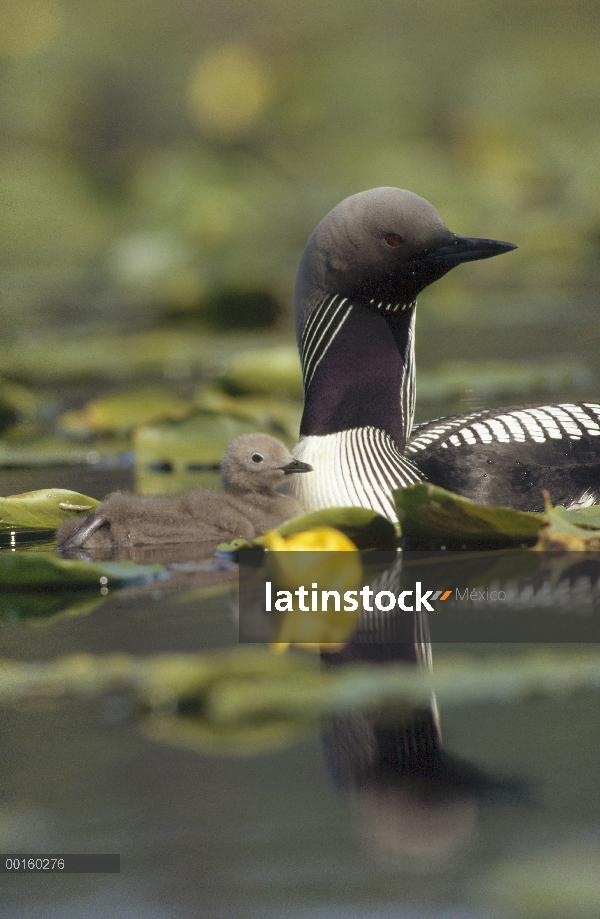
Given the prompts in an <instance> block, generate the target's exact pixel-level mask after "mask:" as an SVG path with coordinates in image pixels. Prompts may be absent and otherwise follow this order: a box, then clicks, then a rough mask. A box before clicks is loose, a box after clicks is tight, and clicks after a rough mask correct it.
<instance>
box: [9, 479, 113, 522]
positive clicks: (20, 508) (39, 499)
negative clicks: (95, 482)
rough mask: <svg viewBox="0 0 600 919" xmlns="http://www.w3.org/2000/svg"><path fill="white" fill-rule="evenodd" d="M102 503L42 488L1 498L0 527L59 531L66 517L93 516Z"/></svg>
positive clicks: (75, 494)
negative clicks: (1, 525)
mask: <svg viewBox="0 0 600 919" xmlns="http://www.w3.org/2000/svg"><path fill="white" fill-rule="evenodd" d="M99 503H100V502H99V501H96V499H95V498H88V497H87V495H80V494H79V493H78V492H76V491H69V490H68V489H66V488H42V489H40V490H39V491H28V492H25V493H24V494H22V495H9V497H7V498H0V524H5V525H6V524H8V525H11V526H22V527H37V528H48V529H56V528H57V527H59V526H60V525H61V523H63V521H64V520H66V519H67V517H70V516H73V514H79V515H80V516H81V517H82V518H83V517H85V516H86V515H87V514H90V513H92V511H94V510H95V509H96V508H97V507H98V504H99Z"/></svg>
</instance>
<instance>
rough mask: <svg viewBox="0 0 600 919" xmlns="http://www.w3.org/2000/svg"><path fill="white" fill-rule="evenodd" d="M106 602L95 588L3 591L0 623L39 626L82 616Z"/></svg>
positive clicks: (0, 598) (0, 595)
mask: <svg viewBox="0 0 600 919" xmlns="http://www.w3.org/2000/svg"><path fill="white" fill-rule="evenodd" d="M105 600H106V597H105V596H102V595H99V591H98V588H97V587H96V589H95V590H93V591H90V590H86V589H85V588H83V589H81V590H77V591H73V590H72V589H69V588H64V589H60V588H59V589H58V590H57V589H53V590H52V591H47V590H3V591H2V593H1V594H0V619H5V620H9V621H27V622H29V623H30V624H33V623H35V624H36V625H38V624H39V625H42V624H45V623H47V622H54V621H55V620H56V619H58V618H60V617H62V616H85V615H87V614H88V613H91V612H92V610H94V609H97V607H98V606H101V605H102V603H104V602H105Z"/></svg>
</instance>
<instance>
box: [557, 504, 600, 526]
mask: <svg viewBox="0 0 600 919" xmlns="http://www.w3.org/2000/svg"><path fill="white" fill-rule="evenodd" d="M555 510H558V508H555ZM567 513H568V515H569V517H570V519H571V520H572V521H573V523H575V524H577V526H579V527H588V528H589V529H590V530H600V504H592V505H591V507H580V508H579V509H578V510H576V511H567Z"/></svg>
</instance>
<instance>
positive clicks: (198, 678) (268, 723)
mask: <svg viewBox="0 0 600 919" xmlns="http://www.w3.org/2000/svg"><path fill="white" fill-rule="evenodd" d="M115 687H118V688H119V689H120V690H121V691H123V690H124V689H125V690H128V691H129V692H130V693H131V695H132V698H133V700H134V702H135V703H136V704H137V710H138V711H139V713H140V716H141V722H140V727H141V729H142V730H143V731H144V732H145V733H147V734H148V735H149V736H151V737H154V738H155V739H157V740H163V741H166V742H168V743H175V744H183V745H185V746H187V747H189V748H191V749H194V750H197V751H198V752H201V753H205V752H208V753H217V754H242V755H244V754H252V753H261V752H266V751H268V750H272V749H277V748H279V747H282V746H285V745H286V744H289V743H293V742H295V741H296V740H297V739H298V738H299V737H301V736H302V735H303V734H304V732H305V731H306V730H308V729H309V728H310V726H311V724H316V723H317V721H318V719H320V718H322V717H323V716H339V715H342V716H343V715H344V714H347V713H349V712H352V713H356V712H360V711H363V712H369V711H380V710H381V708H382V706H385V707H386V708H389V707H390V706H397V707H399V708H400V709H404V710H406V709H409V710H410V709H413V708H414V707H415V706H422V705H428V704H429V703H430V701H431V694H432V692H435V694H436V696H437V697H438V698H439V700H440V702H441V703H442V704H443V705H444V706H445V707H451V706H452V707H455V706H459V707H460V706H464V705H469V704H475V705H480V704H481V703H482V702H486V701H495V702H507V703H509V704H511V705H514V703H515V701H516V700H518V699H525V698H530V697H531V695H532V694H533V693H535V694H536V695H540V694H545V695H548V696H550V697H552V698H556V696H557V694H563V695H567V694H569V693H573V692H577V691H581V690H583V689H585V690H588V691H596V692H597V691H598V690H599V689H600V654H599V653H598V651H597V650H596V649H595V648H586V649H585V650H582V649H578V650H577V651H575V652H573V651H552V650H548V649H543V650H540V649H536V650H534V651H531V652H528V653H527V654H520V655H518V656H514V657H511V658H508V659H507V658H506V656H495V657H489V656H485V657H484V658H481V659H478V658H477V657H474V658H469V657H466V656H464V655H461V656H455V657H451V656H442V657H441V658H440V660H439V661H438V663H437V664H436V667H435V670H434V671H432V672H431V671H428V670H423V669H420V668H415V667H414V666H413V665H411V664H406V663H390V664H385V665H381V664H377V665H374V664H364V663H361V664H350V665H348V666H346V667H343V668H337V667H336V668H332V669H325V670H322V669H320V668H319V666H318V662H317V661H315V660H314V659H311V658H309V657H307V656H305V655H298V654H290V655H285V656H282V655H275V654H272V653H269V652H268V651H267V650H262V649H260V650H246V649H241V648H236V649H229V648H228V649H225V650H219V651H214V652H211V653H207V654H166V655H158V656H156V657H153V658H146V659H139V658H135V657H132V656H130V655H127V654H112V655H107V656H105V657H95V656H93V655H91V654H77V655H72V656H70V657H64V658H60V659H58V660H55V661H51V662H49V663H38V662H36V663H21V662H17V661H12V660H7V661H0V704H1V703H4V704H7V703H9V704H10V703H12V702H13V701H14V700H15V699H20V698H23V697H26V696H27V695H29V694H33V695H34V696H35V697H36V698H37V697H39V696H40V695H44V694H47V695H49V696H52V697H61V696H70V695H80V696H84V697H86V698H88V697H89V696H90V695H92V696H94V695H95V696H102V695H103V694H104V693H106V692H111V691H113V690H114V688H115Z"/></svg>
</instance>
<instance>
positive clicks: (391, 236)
mask: <svg viewBox="0 0 600 919" xmlns="http://www.w3.org/2000/svg"><path fill="white" fill-rule="evenodd" d="M385 241H386V243H387V244H388V246H392V248H394V249H395V248H396V246H399V245H400V243H401V242H402V239H401V237H400V236H398V234H397V233H386V236H385Z"/></svg>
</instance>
